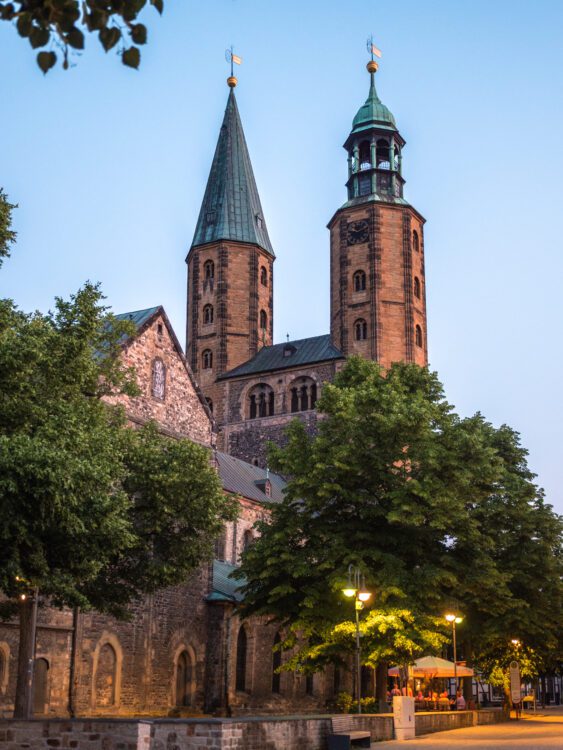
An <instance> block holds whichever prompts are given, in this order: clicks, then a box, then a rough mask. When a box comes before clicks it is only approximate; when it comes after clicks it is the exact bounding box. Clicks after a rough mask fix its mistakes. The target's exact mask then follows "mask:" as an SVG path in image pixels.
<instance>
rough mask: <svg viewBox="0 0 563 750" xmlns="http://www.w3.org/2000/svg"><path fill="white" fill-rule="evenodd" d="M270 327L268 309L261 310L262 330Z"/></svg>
mask: <svg viewBox="0 0 563 750" xmlns="http://www.w3.org/2000/svg"><path fill="white" fill-rule="evenodd" d="M267 327H268V315H267V313H266V310H260V330H262V331H264V330H265V329H266V328H267Z"/></svg>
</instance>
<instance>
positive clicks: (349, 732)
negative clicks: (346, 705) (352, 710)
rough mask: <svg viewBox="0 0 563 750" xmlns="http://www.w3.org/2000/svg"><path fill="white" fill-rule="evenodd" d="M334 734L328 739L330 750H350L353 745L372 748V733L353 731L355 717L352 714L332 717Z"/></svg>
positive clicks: (362, 730) (361, 730)
mask: <svg viewBox="0 0 563 750" xmlns="http://www.w3.org/2000/svg"><path fill="white" fill-rule="evenodd" d="M331 723H332V734H329V735H328V737H327V740H328V750H350V748H351V747H352V743H357V744H358V746H359V747H371V732H366V731H365V730H364V729H360V730H355V729H352V726H353V717H352V716H351V715H350V714H343V715H342V716H332V717H331Z"/></svg>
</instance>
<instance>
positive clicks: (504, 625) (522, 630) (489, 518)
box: [451, 421, 563, 672]
mask: <svg viewBox="0 0 563 750" xmlns="http://www.w3.org/2000/svg"><path fill="white" fill-rule="evenodd" d="M481 432H482V434H483V436H484V439H485V440H486V441H487V442H488V444H489V445H490V446H491V447H492V448H493V449H494V451H495V453H496V456H497V457H498V459H499V460H500V463H499V469H500V471H499V474H498V476H497V477H496V479H495V481H494V482H493V483H490V484H489V485H488V486H487V485H485V487H484V488H483V489H484V490H485V492H484V493H480V494H481V495H482V498H483V499H482V500H481V502H479V503H472V504H471V505H469V506H468V508H467V511H468V514H469V515H470V516H471V517H472V519H473V521H474V523H475V527H476V528H477V530H478V531H477V533H476V535H474V536H473V537H467V538H465V537H460V538H459V539H458V540H457V543H456V545H455V547H454V548H453V549H452V555H451V564H452V570H453V571H454V572H455V576H456V580H457V581H458V588H457V591H456V593H457V596H458V597H459V602H460V604H461V606H462V607H463V611H464V614H465V615H466V618H465V621H464V626H463V633H464V637H463V640H464V652H465V657H466V659H467V661H468V662H469V663H470V664H471V663H472V662H474V663H475V665H477V666H482V665H483V664H487V665H490V663H491V654H494V655H495V659H496V660H497V662H498V663H500V662H499V659H500V661H502V659H501V658H500V657H499V654H504V653H505V652H506V651H507V648H508V645H507V644H509V643H510V641H511V639H512V638H517V639H519V640H520V641H521V642H522V644H523V650H522V654H524V653H525V652H526V649H528V650H529V653H530V654H534V659H535V663H537V664H544V665H546V666H547V665H549V664H553V663H555V664H559V663H561V659H562V655H563V647H562V645H563V644H562V630H563V629H562V627H561V624H562V622H563V616H562V606H563V589H562V580H563V556H562V550H561V532H562V529H563V524H562V519H561V517H560V516H558V515H557V514H555V513H554V512H553V509H552V507H551V506H550V505H548V504H547V503H546V502H545V499H544V496H543V492H542V490H541V489H539V488H538V487H537V486H536V485H535V483H534V479H535V477H534V475H533V474H532V472H531V471H530V469H529V468H528V465H527V451H526V450H525V449H524V448H523V447H522V446H521V444H520V438H519V435H518V434H517V433H516V432H514V430H512V429H511V428H509V427H507V426H506V425H503V426H501V427H500V428H498V429H494V428H493V427H492V426H491V425H490V424H488V423H486V422H484V421H482V423H481ZM476 481H477V482H480V481H481V480H480V479H479V478H476ZM489 571H494V573H493V574H491V573H490V572H489ZM491 581H492V582H494V585H493V586H491ZM486 671H487V672H490V669H489V667H487V670H486Z"/></svg>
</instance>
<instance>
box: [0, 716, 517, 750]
mask: <svg viewBox="0 0 563 750" xmlns="http://www.w3.org/2000/svg"><path fill="white" fill-rule="evenodd" d="M427 716H428V714H416V715H415V720H416V724H417V732H416V733H417V735H418V734H421V733H422V732H421V731H419V730H420V728H422V727H423V726H424V724H425V719H426V717H427ZM434 717H435V723H434V727H435V729H434V731H443V730H445V729H452V728H454V727H455V728H458V727H462V726H476V725H477V724H495V723H497V722H499V721H507V720H508V717H507V715H506V714H505V713H504V712H502V711H499V710H483V711H459V712H456V711H452V712H440V713H435V714H434ZM351 720H352V725H353V728H354V729H358V730H365V731H369V732H370V734H371V740H372V742H377V741H381V740H390V739H392V738H393V716H392V714H363V715H362V716H357V715H353V716H352V717H351ZM426 731H432V729H430V730H426ZM330 732H331V721H330V716H327V715H316V716H286V717H283V718H281V717H278V718H265V717H260V718H252V719H250V718H249V719H188V720H141V721H134V720H130V721H127V720H111V719H109V720H108V719H97V720H96V719H93V720H73V721H69V720H66V721H65V720H51V721H37V720H36V721H15V720H10V721H0V750H20V748H30V749H32V750H52V748H78V749H79V750H203V748H205V750H227V748H228V750H324V749H325V747H326V737H327V735H328V734H329V733H330Z"/></svg>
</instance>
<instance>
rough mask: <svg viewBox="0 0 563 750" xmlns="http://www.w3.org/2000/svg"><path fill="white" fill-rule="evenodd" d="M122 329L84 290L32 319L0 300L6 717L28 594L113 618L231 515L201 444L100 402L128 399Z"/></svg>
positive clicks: (181, 566) (22, 695)
mask: <svg viewBox="0 0 563 750" xmlns="http://www.w3.org/2000/svg"><path fill="white" fill-rule="evenodd" d="M131 333H132V330H131V324H130V323H129V322H124V321H121V320H118V319H116V318H115V317H113V316H111V315H110V314H109V313H108V312H107V309H106V308H105V307H104V306H103V304H102V295H101V292H100V289H99V288H98V286H95V285H92V284H89V283H87V284H86V285H85V286H84V287H83V288H82V289H81V290H80V291H79V292H78V293H77V294H76V295H73V296H72V297H71V298H70V300H66V301H65V300H62V299H57V301H56V306H55V311H54V312H52V313H48V314H46V315H43V314H40V313H34V314H25V313H23V312H21V311H19V310H17V309H16V308H15V306H14V305H13V303H12V302H10V301H9V300H1V301H0V393H1V394H2V397H1V398H0V517H1V518H2V524H1V525H0V593H1V594H3V597H2V598H3V602H2V605H1V607H2V610H3V614H4V616H7V615H11V614H14V613H15V612H16V611H18V612H19V618H20V653H19V671H18V687H17V691H16V715H17V716H23V715H25V713H26V708H25V707H26V705H28V700H29V688H28V683H27V681H26V665H27V664H28V663H29V658H30V654H31V653H32V638H31V636H30V632H31V631H30V628H31V615H30V606H31V599H32V597H31V596H30V594H31V593H33V594H34V598H35V599H37V596H38V595H39V596H41V599H42V601H44V602H45V603H48V604H54V605H58V606H71V607H74V606H79V607H81V608H84V609H90V608H95V609H97V610H98V611H100V612H107V613H111V614H113V615H116V616H118V617H127V616H128V605H129V604H130V603H131V602H133V601H134V600H136V599H138V598H139V597H140V596H142V595H143V594H144V593H147V592H152V591H155V590H157V589H159V588H162V587H165V586H170V585H174V584H179V583H181V582H183V581H185V580H186V577H187V576H188V575H189V574H190V573H191V572H192V571H193V570H194V569H195V568H196V567H198V566H199V565H200V564H201V562H202V561H203V560H205V559H208V558H210V557H211V556H212V552H213V543H214V540H215V539H216V537H217V536H218V534H219V533H220V531H221V529H222V527H223V524H224V522H225V520H227V519H231V518H233V517H234V513H235V508H234V506H233V503H232V501H231V500H229V499H227V498H226V496H225V494H224V493H223V491H222V488H221V484H220V482H219V478H218V475H217V473H216V471H215V470H214V468H213V466H212V465H211V462H210V453H209V450H208V449H206V448H204V447H202V446H199V445H196V444H195V443H192V442H191V441H189V440H185V439H182V440H176V439H172V438H168V437H165V436H163V435H162V434H160V433H159V432H158V429H157V426H156V425H155V424H148V425H146V426H145V427H141V428H139V429H132V428H131V427H128V426H127V423H126V417H125V414H124V412H123V410H122V408H120V407H115V406H110V405H109V404H107V403H105V401H104V400H103V397H104V396H106V395H110V394H115V393H126V394H130V395H135V394H136V393H137V387H136V380H135V373H134V372H133V371H132V370H129V369H127V368H125V367H124V366H123V364H122V361H121V357H120V354H121V351H122V344H123V342H124V340H126V339H127V337H128V336H129V335H130V334H131ZM26 702H27V703H26Z"/></svg>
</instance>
